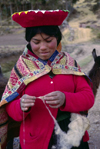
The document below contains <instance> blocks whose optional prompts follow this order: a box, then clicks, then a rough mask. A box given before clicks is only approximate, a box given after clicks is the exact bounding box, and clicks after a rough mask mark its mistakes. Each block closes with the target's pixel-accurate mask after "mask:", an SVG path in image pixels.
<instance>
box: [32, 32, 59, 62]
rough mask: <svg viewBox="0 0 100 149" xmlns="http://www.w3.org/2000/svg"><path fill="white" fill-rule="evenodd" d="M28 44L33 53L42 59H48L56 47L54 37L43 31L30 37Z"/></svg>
mask: <svg viewBox="0 0 100 149" xmlns="http://www.w3.org/2000/svg"><path fill="white" fill-rule="evenodd" d="M30 44H31V48H32V51H33V52H34V54H35V55H37V56H38V57H39V58H41V59H42V60H47V59H49V58H50V57H51V55H52V54H53V53H54V52H55V50H56V49H57V39H56V37H51V36H49V35H46V34H44V33H42V34H36V35H35V36H34V37H32V39H31V41H30Z"/></svg>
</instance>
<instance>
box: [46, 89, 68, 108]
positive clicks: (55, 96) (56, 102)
mask: <svg viewBox="0 0 100 149" xmlns="http://www.w3.org/2000/svg"><path fill="white" fill-rule="evenodd" d="M44 100H45V101H46V103H47V104H49V106H50V107H51V108H59V107H61V106H64V104H65V94H64V93H63V92H60V91H54V92H51V93H49V94H46V95H45V96H44Z"/></svg>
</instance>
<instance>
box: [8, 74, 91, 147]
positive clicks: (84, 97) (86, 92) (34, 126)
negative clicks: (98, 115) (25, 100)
mask: <svg viewBox="0 0 100 149" xmlns="http://www.w3.org/2000/svg"><path fill="white" fill-rule="evenodd" d="M52 91H62V92H63V93H64V94H65V96H66V104H65V107H64V108H60V110H62V111H68V112H73V113H78V112H80V111H85V110H88V109H90V108H91V107H92V106H93V104H94V95H93V92H92V90H91V88H90V86H89V85H88V83H87V81H86V80H85V78H84V77H83V76H75V75H62V74H61V75H56V76H54V77H53V78H52V79H51V78H50V77H49V75H45V76H42V77H40V78H39V79H37V80H35V81H34V82H31V83H30V84H29V85H28V86H27V87H26V88H25V90H24V91H23V92H22V95H23V94H28V95H30V96H36V97H39V96H43V95H45V94H47V93H50V92H52ZM22 95H21V96H22ZM49 109H50V110H51V112H52V114H53V116H54V117H55V118H56V116H57V111H58V109H52V108H50V107H49ZM6 111H7V113H8V114H9V115H10V116H11V117H12V118H13V119H14V120H16V121H22V123H21V127H20V143H21V147H22V149H23V148H24V145H25V149H47V148H48V144H49V141H50V138H51V135H52V132H53V128H54V122H53V119H52V118H51V116H50V115H49V113H48V111H47V109H46V107H45V105H44V104H43V102H42V100H41V99H39V98H37V99H36V102H35V105H34V106H33V107H32V108H31V110H30V111H29V112H24V118H25V121H24V123H23V112H22V110H21V108H20V97H19V98H17V99H16V100H14V101H12V102H10V103H9V104H7V106H6ZM24 139H25V144H24ZM84 141H88V134H86V133H85V136H84Z"/></svg>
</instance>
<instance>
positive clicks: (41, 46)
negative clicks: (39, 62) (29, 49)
mask: <svg viewBox="0 0 100 149" xmlns="http://www.w3.org/2000/svg"><path fill="white" fill-rule="evenodd" d="M46 48H47V45H46V43H45V42H42V43H41V45H40V49H41V50H45V49H46Z"/></svg>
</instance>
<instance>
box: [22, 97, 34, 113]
mask: <svg viewBox="0 0 100 149" xmlns="http://www.w3.org/2000/svg"><path fill="white" fill-rule="evenodd" d="M35 99H36V97H35V96H29V95H26V94H25V95H23V96H22V97H21V100H20V106H21V110H22V111H27V110H28V109H29V108H30V107H32V106H34V104H35Z"/></svg>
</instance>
